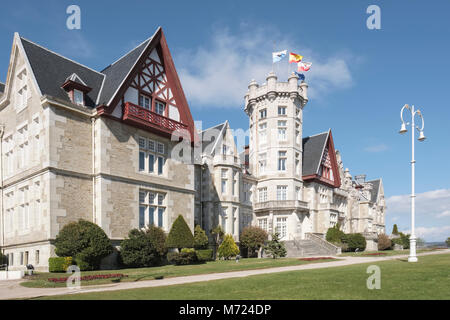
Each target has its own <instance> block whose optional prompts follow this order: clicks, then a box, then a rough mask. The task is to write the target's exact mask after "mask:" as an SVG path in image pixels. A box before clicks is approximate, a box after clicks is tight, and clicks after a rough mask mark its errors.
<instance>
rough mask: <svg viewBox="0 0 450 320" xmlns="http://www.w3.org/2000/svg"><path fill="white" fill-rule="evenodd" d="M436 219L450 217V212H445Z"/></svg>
mask: <svg viewBox="0 0 450 320" xmlns="http://www.w3.org/2000/svg"><path fill="white" fill-rule="evenodd" d="M436 217H437V218H443V217H450V210H445V211H443V212H442V213H440V214H438V215H437V216H436Z"/></svg>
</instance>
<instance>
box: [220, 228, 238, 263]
mask: <svg viewBox="0 0 450 320" xmlns="http://www.w3.org/2000/svg"><path fill="white" fill-rule="evenodd" d="M218 253H219V258H224V259H225V260H228V259H230V258H231V257H234V256H236V255H238V254H239V248H238V246H237V244H236V243H235V242H234V240H233V237H232V236H231V234H227V235H225V238H224V239H223V241H222V243H221V244H220V246H219V250H218Z"/></svg>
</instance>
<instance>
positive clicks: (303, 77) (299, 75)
mask: <svg viewBox="0 0 450 320" xmlns="http://www.w3.org/2000/svg"><path fill="white" fill-rule="evenodd" d="M294 72H295V74H296V75H297V77H298V80H302V81H304V80H305V75H304V74H303V73H298V72H297V71H294Z"/></svg>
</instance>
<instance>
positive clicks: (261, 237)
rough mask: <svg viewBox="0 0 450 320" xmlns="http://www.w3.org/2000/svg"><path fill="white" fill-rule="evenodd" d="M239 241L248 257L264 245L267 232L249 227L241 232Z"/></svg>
mask: <svg viewBox="0 0 450 320" xmlns="http://www.w3.org/2000/svg"><path fill="white" fill-rule="evenodd" d="M239 240H240V241H239V242H240V244H241V245H242V247H244V248H247V250H248V256H249V257H250V256H253V253H254V252H255V251H256V250H258V249H259V248H261V247H262V246H263V245H264V242H265V241H266V240H267V232H266V231H264V230H263V229H261V228H259V227H254V226H249V227H246V228H244V230H242V233H241V235H240V236H239Z"/></svg>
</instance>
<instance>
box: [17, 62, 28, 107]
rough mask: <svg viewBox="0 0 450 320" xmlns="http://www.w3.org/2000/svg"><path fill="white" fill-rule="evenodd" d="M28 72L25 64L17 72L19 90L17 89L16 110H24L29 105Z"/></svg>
mask: <svg viewBox="0 0 450 320" xmlns="http://www.w3.org/2000/svg"><path fill="white" fill-rule="evenodd" d="M27 75H28V72H27V69H26V67H25V66H23V67H22V68H21V69H20V70H19V71H18V72H17V76H16V78H17V87H16V89H17V91H16V112H17V113H19V112H21V111H22V110H24V109H25V108H26V107H27V105H28V98H29V90H28V89H29V88H28V84H27V79H28V77H27Z"/></svg>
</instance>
